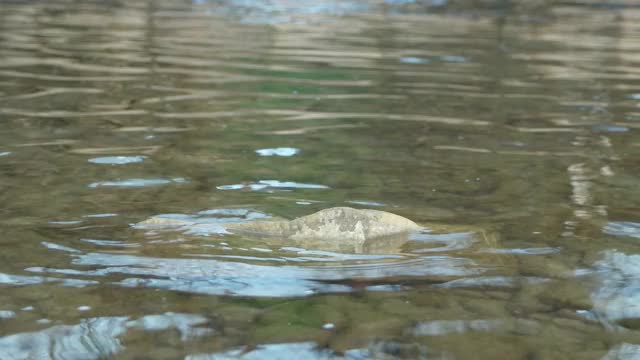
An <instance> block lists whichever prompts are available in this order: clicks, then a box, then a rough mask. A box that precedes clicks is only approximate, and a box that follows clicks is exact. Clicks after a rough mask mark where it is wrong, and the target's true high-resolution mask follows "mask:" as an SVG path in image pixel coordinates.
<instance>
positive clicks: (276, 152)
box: [256, 147, 300, 157]
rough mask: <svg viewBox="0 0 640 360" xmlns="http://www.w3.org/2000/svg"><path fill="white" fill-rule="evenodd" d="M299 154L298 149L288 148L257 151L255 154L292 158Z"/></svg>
mask: <svg viewBox="0 0 640 360" xmlns="http://www.w3.org/2000/svg"><path fill="white" fill-rule="evenodd" d="M299 152H300V149H296V148H290V147H279V148H272V149H258V150H256V153H257V154H258V155H260V156H285V157H289V156H293V155H296V154H298V153H299Z"/></svg>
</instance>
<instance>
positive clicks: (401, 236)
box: [226, 207, 421, 252]
mask: <svg viewBox="0 0 640 360" xmlns="http://www.w3.org/2000/svg"><path fill="white" fill-rule="evenodd" d="M420 228H421V227H420V226H419V225H418V224H416V223H414V222H413V221H411V220H409V219H407V218H404V217H402V216H399V215H395V214H392V213H388V212H385V211H379V210H358V209H353V208H349V207H335V208H329V209H324V210H321V211H318V212H316V213H314V214H311V215H307V216H303V217H300V218H297V219H294V220H291V221H249V222H244V223H233V224H226V229H227V230H228V231H230V232H232V233H236V234H239V235H245V236H251V237H259V238H268V239H274V240H284V241H286V242H288V243H289V244H291V245H300V246H305V247H309V246H314V245H315V247H317V246H318V245H322V246H321V247H323V248H326V249H332V250H343V251H344V250H350V251H355V252H363V251H367V250H368V251H367V252H371V251H373V250H374V248H376V247H379V246H381V245H382V247H383V248H386V247H388V246H389V245H392V244H394V245H399V244H402V243H404V242H406V241H407V239H408V235H409V233H411V232H415V231H418V230H420ZM392 246H393V245H392Z"/></svg>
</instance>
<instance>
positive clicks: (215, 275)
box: [25, 253, 485, 297]
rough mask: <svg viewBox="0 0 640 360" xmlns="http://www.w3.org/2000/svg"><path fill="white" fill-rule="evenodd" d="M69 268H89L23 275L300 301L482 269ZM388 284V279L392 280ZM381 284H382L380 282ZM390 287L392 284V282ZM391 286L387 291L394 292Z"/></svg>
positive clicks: (96, 263) (186, 261) (164, 261)
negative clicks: (356, 284)
mask: <svg viewBox="0 0 640 360" xmlns="http://www.w3.org/2000/svg"><path fill="white" fill-rule="evenodd" d="M72 264H73V265H75V266H80V267H81V268H86V267H87V266H90V267H91V268H92V270H75V269H55V268H43V267H33V268H27V269H25V270H26V271H30V272H37V273H48V274H57V275H59V276H60V275H73V276H89V277H106V276H110V275H119V276H121V275H129V276H131V277H128V278H125V279H123V280H120V281H117V282H114V283H112V284H114V285H119V286H123V287H147V288H154V289H164V290H173V291H180V292H187V293H194V294H209V295H231V296H256V297H299V296H308V295H312V294H317V293H336V292H350V291H352V289H351V287H350V286H347V285H343V284H340V282H341V281H344V280H349V279H353V278H357V279H371V280H373V279H375V280H377V281H380V280H383V279H386V278H397V277H422V276H428V277H445V278H450V277H465V276H472V275H478V274H481V273H482V272H484V271H485V270H484V269H483V268H481V267H479V266H478V265H476V264H475V263H474V262H473V261H471V260H469V259H466V258H455V257H449V256H432V257H422V258H417V259H416V258H411V259H396V260H394V261H390V260H389V259H385V260H381V261H373V260H369V261H367V262H363V261H360V262H356V263H354V264H337V265H318V266H293V265H278V266H270V265H254V264H248V263H242V262H232V261H222V260H215V259H193V258H179V259H175V258H155V257H145V256H135V255H122V254H110V253H86V254H72ZM392 282H393V281H392ZM379 285H384V284H379ZM392 285H393V284H392ZM393 289H394V288H393V287H391V288H389V289H387V290H393Z"/></svg>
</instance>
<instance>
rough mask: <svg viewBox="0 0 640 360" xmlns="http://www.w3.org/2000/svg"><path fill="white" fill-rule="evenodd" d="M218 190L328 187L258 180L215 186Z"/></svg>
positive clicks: (324, 186)
mask: <svg viewBox="0 0 640 360" xmlns="http://www.w3.org/2000/svg"><path fill="white" fill-rule="evenodd" d="M216 189H218V190H251V191H260V190H269V189H329V187H328V186H326V185H318V184H304V183H298V182H294V181H278V180H260V181H258V182H257V183H248V184H233V185H220V186H217V187H216Z"/></svg>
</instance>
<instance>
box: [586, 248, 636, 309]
mask: <svg viewBox="0 0 640 360" xmlns="http://www.w3.org/2000/svg"><path fill="white" fill-rule="evenodd" d="M594 268H595V270H596V274H597V277H598V280H599V283H598V287H597V288H596V289H595V290H593V291H592V293H591V300H592V301H593V304H594V310H595V312H596V313H598V314H599V315H600V318H602V319H607V320H610V321H618V320H623V319H638V318H640V291H639V289H640V255H627V254H625V253H623V252H619V251H615V250H608V251H605V252H604V253H603V256H602V259H601V260H599V261H597V262H596V263H595V264H594Z"/></svg>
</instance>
